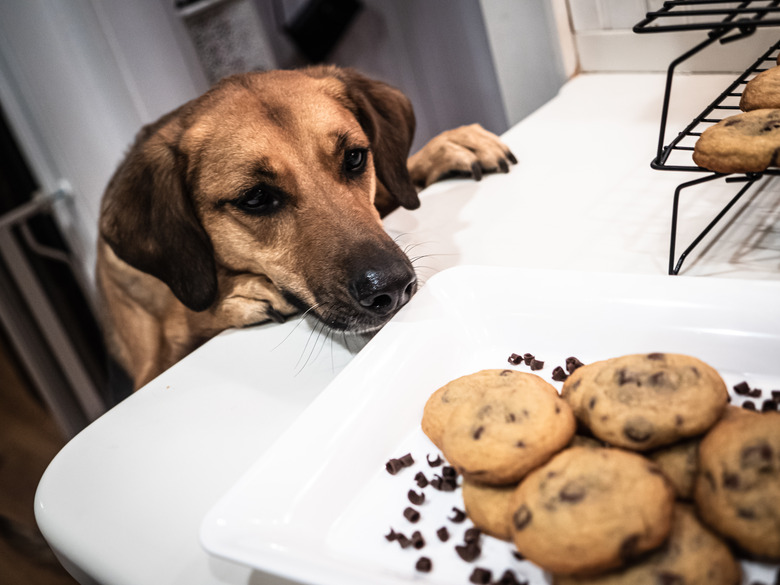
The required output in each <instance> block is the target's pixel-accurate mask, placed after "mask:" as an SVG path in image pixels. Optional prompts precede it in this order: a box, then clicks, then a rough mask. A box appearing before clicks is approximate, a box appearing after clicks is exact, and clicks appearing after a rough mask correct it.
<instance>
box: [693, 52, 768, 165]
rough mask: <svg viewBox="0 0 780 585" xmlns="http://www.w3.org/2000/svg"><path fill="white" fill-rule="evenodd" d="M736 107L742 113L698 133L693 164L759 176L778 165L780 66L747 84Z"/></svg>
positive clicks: (759, 75)
mask: <svg viewBox="0 0 780 585" xmlns="http://www.w3.org/2000/svg"><path fill="white" fill-rule="evenodd" d="M739 107H740V109H741V110H743V113H741V114H737V115H735V116H730V117H728V118H725V119H723V120H721V121H720V122H718V123H717V124H715V125H714V126H711V127H709V128H707V129H706V130H705V131H704V132H702V134H701V136H700V137H699V139H698V140H697V142H696V145H695V146H694V152H693V161H694V162H695V163H696V164H697V165H699V166H700V167H703V168H705V169H709V170H711V171H715V172H718V173H759V172H763V171H765V170H767V169H768V168H769V167H777V166H780V66H776V67H772V68H770V69H767V70H766V71H762V72H761V73H759V74H758V75H756V76H755V77H754V78H752V79H751V80H750V81H748V82H747V84H746V85H745V89H744V91H743V92H742V96H741V98H740V102H739Z"/></svg>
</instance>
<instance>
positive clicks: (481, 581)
mask: <svg viewBox="0 0 780 585" xmlns="http://www.w3.org/2000/svg"><path fill="white" fill-rule="evenodd" d="M491 579H493V573H492V572H491V571H490V569H483V568H481V567H476V568H475V569H474V570H473V571H472V572H471V576H470V577H469V581H471V582H472V583H476V584H477V585H487V584H488V583H490V581H491Z"/></svg>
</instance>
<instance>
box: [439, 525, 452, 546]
mask: <svg viewBox="0 0 780 585" xmlns="http://www.w3.org/2000/svg"><path fill="white" fill-rule="evenodd" d="M436 536H438V537H439V540H441V541H442V542H447V541H448V540H449V539H450V531H449V530H447V527H446V526H442V527H441V528H439V529H438V530H437V531H436Z"/></svg>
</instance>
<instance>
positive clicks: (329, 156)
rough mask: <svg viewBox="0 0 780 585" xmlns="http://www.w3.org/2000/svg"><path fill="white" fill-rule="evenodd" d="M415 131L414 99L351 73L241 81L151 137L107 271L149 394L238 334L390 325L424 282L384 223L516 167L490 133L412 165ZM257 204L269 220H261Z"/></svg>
mask: <svg viewBox="0 0 780 585" xmlns="http://www.w3.org/2000/svg"><path fill="white" fill-rule="evenodd" d="M413 133H414V114H413V112H412V107H411V104H410V103H409V101H408V100H407V98H406V97H405V96H404V95H403V94H401V93H400V92H399V91H397V90H395V89H393V88H391V87H390V86H388V85H386V84H384V83H380V82H376V81H372V80H369V79H367V78H365V77H363V76H362V75H360V74H358V73H356V72H355V71H352V70H345V69H339V68H335V67H315V68H310V69H306V70H300V71H274V72H265V73H252V74H245V75H240V76H234V77H231V78H228V79H226V80H223V81H222V82H220V83H219V84H217V85H216V86H215V87H214V88H213V89H212V90H210V91H209V92H207V93H206V94H204V95H203V96H201V97H200V98H198V99H196V100H193V101H192V102H189V103H187V104H185V105H184V106H182V107H181V108H179V109H178V110H176V111H174V112H172V113H170V114H168V115H167V116H164V117H163V118H162V119H160V120H159V121H157V122H156V123H154V124H151V125H149V126H147V127H145V128H143V129H142V130H141V132H139V135H138V137H137V138H136V141H135V143H134V144H133V146H132V147H131V149H130V151H129V152H128V154H127V156H126V158H125V159H124V161H123V162H122V163H121V165H120V166H119V168H118V169H117V171H116V173H115V175H114V177H113V178H112V180H111V182H110V183H109V185H108V187H107V189H106V193H105V195H104V198H103V202H102V208H101V217H100V241H99V243H98V261H97V280H98V289H99V291H100V295H101V298H102V307H103V314H102V322H103V324H104V329H105V333H106V339H107V343H108V346H109V351H110V352H111V354H112V355H113V356H114V357H115V358H116V360H117V361H118V362H119V364H120V365H121V366H122V367H123V368H124V369H126V371H127V372H128V373H129V374H130V375H131V377H132V379H133V382H134V385H135V387H136V388H138V387H140V386H142V385H143V384H145V383H146V382H148V381H149V380H151V379H152V378H154V377H155V376H156V375H158V374H159V373H161V372H162V371H163V370H165V369H166V368H168V367H169V366H171V365H172V364H173V363H175V362H176V361H178V360H179V359H181V358H182V357H184V356H185V355H186V354H188V353H189V352H191V351H192V350H193V349H195V348H196V347H197V346H198V345H200V344H201V343H203V342H204V341H206V340H207V339H209V338H210V337H212V336H214V335H216V334H217V333H219V332H220V331H222V330H224V329H227V328H231V327H245V326H248V325H252V324H257V323H262V322H265V321H269V320H276V321H282V320H284V319H285V318H287V317H289V316H291V315H293V314H295V313H298V312H301V311H309V312H310V313H311V314H313V315H315V316H316V317H317V318H318V319H320V320H321V321H323V322H324V323H326V324H328V325H329V326H331V327H334V328H337V329H345V330H353V331H360V330H372V329H376V328H378V327H380V326H381V325H382V324H383V323H384V322H386V321H387V320H388V319H389V318H390V317H391V316H392V314H394V313H395V311H397V309H398V308H400V306H401V305H403V304H404V303H405V302H406V301H407V300H408V298H409V297H410V296H411V295H412V294H413V293H414V290H415V288H416V281H415V280H414V276H413V274H414V273H413V270H412V268H411V264H410V263H409V260H408V259H407V258H406V256H405V255H404V254H403V253H402V252H401V251H400V250H399V249H398V247H397V246H396V244H395V243H394V242H393V241H392V240H391V239H390V238H389V237H388V235H387V234H386V232H385V231H384V230H383V228H382V224H381V219H380V217H381V215H383V214H384V213H387V212H389V211H390V210H392V209H394V208H395V207H397V206H399V205H401V206H404V207H407V208H410V209H413V208H415V207H417V206H418V205H419V200H418V197H417V190H416V187H422V186H426V185H428V184H430V183H431V182H433V181H435V180H437V179H439V178H441V177H443V176H449V175H452V174H464V175H473V176H475V177H476V178H479V177H480V176H481V173H482V171H483V170H484V171H485V172H491V171H495V170H502V171H506V170H507V168H508V165H509V163H510V162H514V157H513V156H512V155H511V153H510V152H509V151H508V149H507V148H506V147H505V146H504V145H503V144H501V142H500V141H499V140H498V139H497V137H496V136H495V135H493V134H491V133H489V132H486V131H485V130H483V129H482V128H480V127H479V126H476V125H473V126H468V127H462V128H459V129H456V130H453V131H450V132H448V133H444V134H442V135H440V136H438V137H436V138H434V139H433V140H432V141H431V142H430V143H428V145H426V146H425V147H424V148H423V149H422V150H421V151H420V152H419V153H417V154H416V155H415V156H414V157H412V158H410V159H408V161H407V157H408V155H409V149H410V145H411V141H412V136H413ZM360 153H363V157H362V160H363V161H364V163H365V164H364V166H363V167H362V169H361V170H360V171H359V172H358V171H357V170H356V169H357V167H356V166H355V165H353V163H354V162H355V160H356V159H361V156H360ZM258 185H259V186H260V187H259V189H260V191H257V189H258ZM257 193H261V194H262V196H263V197H265V199H262V201H264V202H266V203H268V201H271V202H272V204H269V205H264V207H263V209H264V210H266V211H267V213H266V212H265V211H264V212H263V213H261V214H259V215H258V214H256V213H255V212H254V211H251V212H247V210H246V205H249V204H256V203H257V200H256V199H252V194H257ZM269 193H270V194H271V196H270V199H268V197H269V195H268V194H269ZM356 275H358V276H356ZM377 275H379V276H377ZM410 275H411V276H410ZM375 281H378V282H379V284H377V282H375ZM387 283H390V284H387ZM385 285H387V286H388V287H390V288H389V289H388V290H390V289H392V292H391V293H389V296H388V295H387V294H384V289H383V288H382V287H384V286H385ZM366 287H368V288H369V289H370V290H369V291H368V292H367V293H365V294H363V296H362V297H361V296H360V295H361V294H362V293H356V292H355V290H356V289H360V290H363V289H365V288H366ZM372 287H374V288H376V291H375V290H374V288H372ZM374 292H376V294H377V295H379V296H381V298H379V297H377V298H378V300H376V301H374V296H372V293H374ZM382 295H384V296H382ZM363 297H365V298H363ZM356 299H357V300H356ZM371 303H373V305H371Z"/></svg>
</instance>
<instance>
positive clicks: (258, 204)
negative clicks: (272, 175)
mask: <svg viewBox="0 0 780 585" xmlns="http://www.w3.org/2000/svg"><path fill="white" fill-rule="evenodd" d="M281 205H282V198H281V197H280V196H279V194H278V193H276V192H275V191H274V190H273V189H269V188H268V187H265V186H260V185H258V186H256V187H252V188H251V189H249V190H247V191H246V192H245V193H244V194H243V195H241V197H239V198H238V199H237V200H236V201H235V206H236V207H238V208H239V209H240V210H241V211H245V212H246V213H252V214H254V215H264V214H267V213H271V212H273V211H275V210H276V209H278V208H279V207H281Z"/></svg>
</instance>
